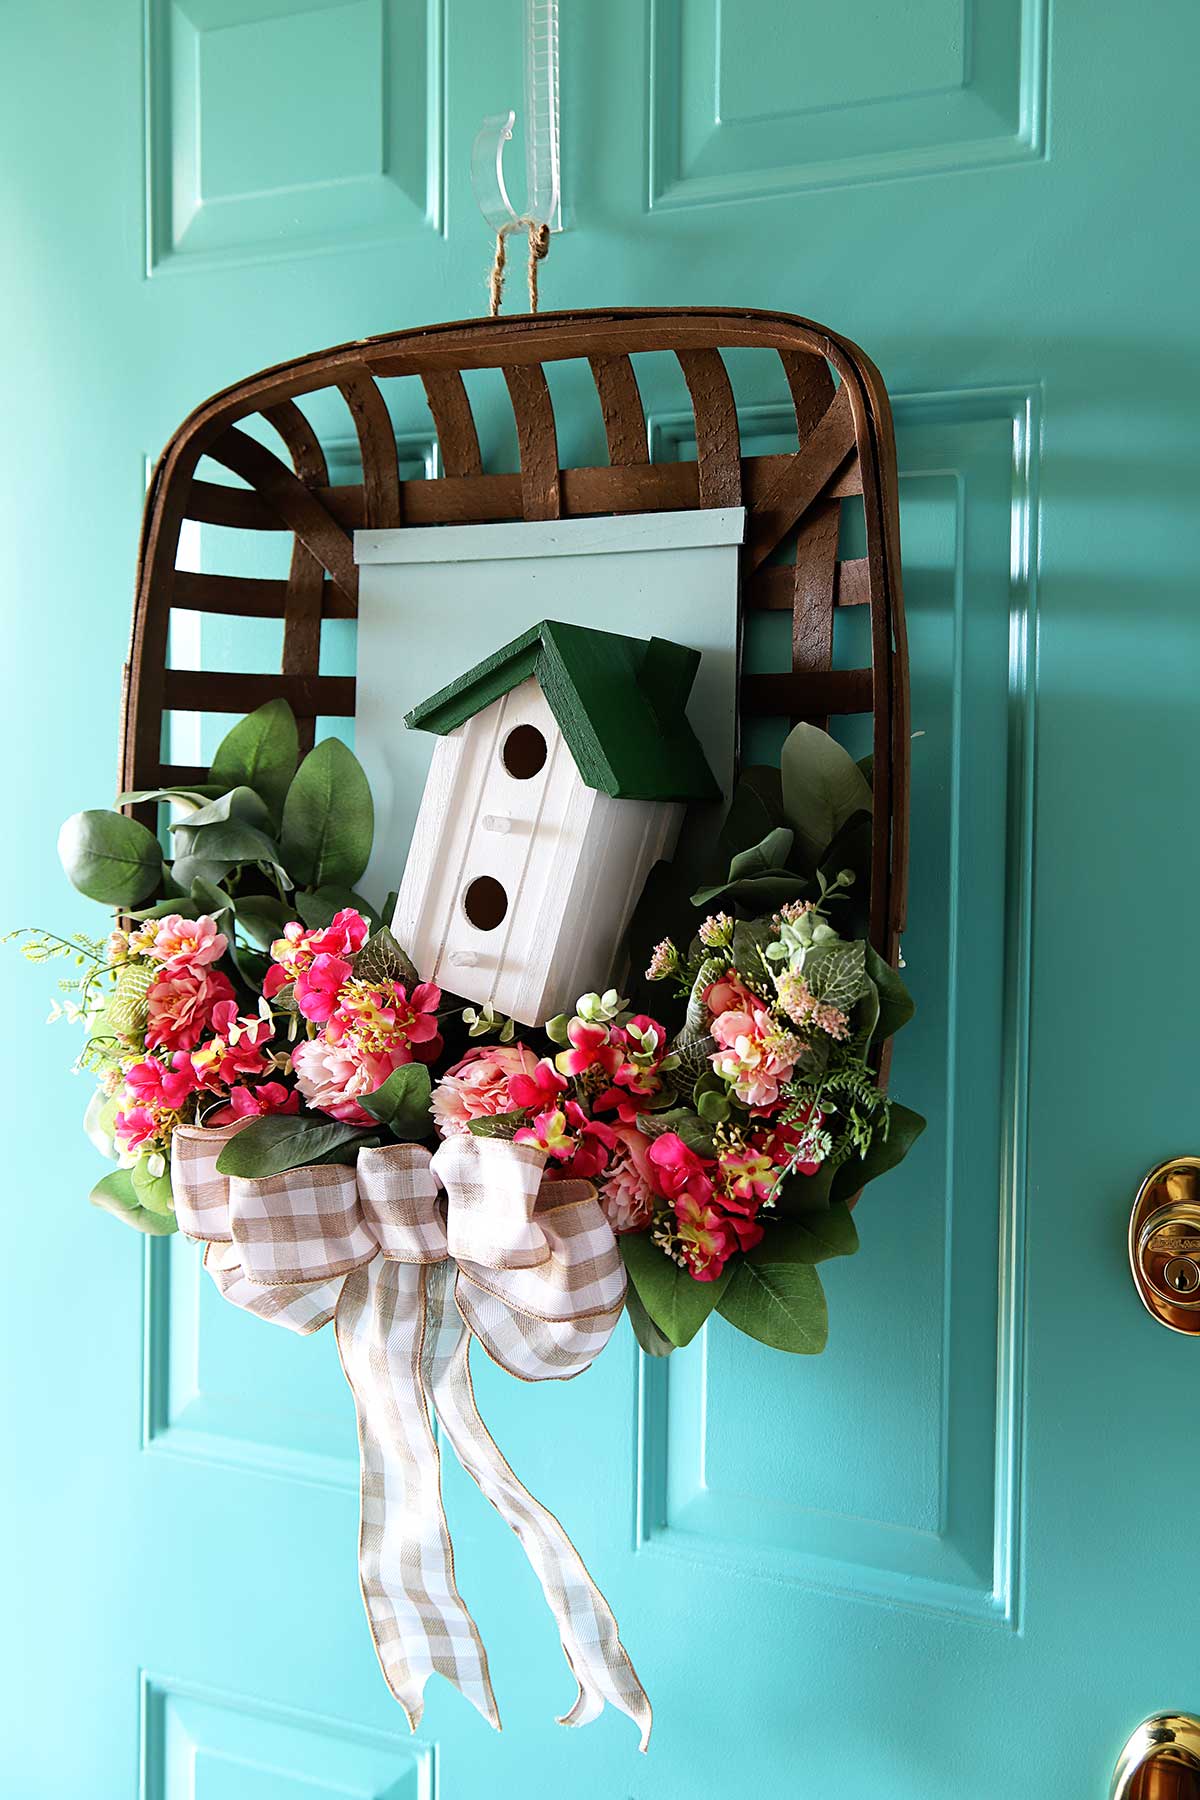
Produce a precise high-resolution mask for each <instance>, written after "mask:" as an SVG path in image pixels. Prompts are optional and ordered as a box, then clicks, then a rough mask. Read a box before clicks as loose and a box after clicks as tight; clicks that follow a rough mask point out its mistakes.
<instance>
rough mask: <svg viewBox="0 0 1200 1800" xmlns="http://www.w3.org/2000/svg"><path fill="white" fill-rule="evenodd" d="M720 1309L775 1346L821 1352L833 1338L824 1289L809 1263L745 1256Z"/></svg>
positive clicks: (800, 1353)
mask: <svg viewBox="0 0 1200 1800" xmlns="http://www.w3.org/2000/svg"><path fill="white" fill-rule="evenodd" d="M718 1310H719V1311H720V1314H721V1317H722V1318H723V1319H728V1321H729V1323H730V1324H731V1325H733V1326H735V1327H736V1328H737V1330H738V1331H744V1332H745V1334H746V1336H747V1337H752V1338H756V1339H757V1340H758V1342H759V1343H760V1344H769V1345H770V1346H771V1348H772V1349H773V1350H789V1351H791V1352H792V1354H793V1355H796V1356H817V1355H819V1354H820V1352H821V1351H822V1350H824V1348H825V1345H826V1343H827V1342H828V1340H829V1310H828V1308H827V1306H826V1304H825V1291H824V1289H823V1288H822V1286H821V1278H820V1276H819V1275H818V1274H817V1271H816V1270H815V1269H814V1268H813V1267H812V1265H811V1264H810V1263H801V1262H751V1260H750V1258H749V1257H743V1259H742V1261H741V1263H740V1265H739V1266H738V1268H737V1270H736V1272H735V1273H734V1276H733V1279H732V1281H730V1283H729V1285H728V1287H727V1288H726V1289H725V1292H724V1294H723V1295H722V1297H721V1304H720V1307H719V1309H718Z"/></svg>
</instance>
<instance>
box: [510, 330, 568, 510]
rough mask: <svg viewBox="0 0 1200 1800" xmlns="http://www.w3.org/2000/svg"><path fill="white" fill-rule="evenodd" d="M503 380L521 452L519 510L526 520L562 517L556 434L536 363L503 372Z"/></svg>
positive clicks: (550, 403)
mask: <svg viewBox="0 0 1200 1800" xmlns="http://www.w3.org/2000/svg"><path fill="white" fill-rule="evenodd" d="M504 380H505V384H506V386H507V388H508V393H509V398H510V399H511V401H512V409H513V417H514V418H515V420H516V422H517V445H518V448H519V449H520V452H521V508H522V512H523V514H524V516H525V518H527V519H558V518H561V517H562V485H561V483H560V481H559V476H558V432H557V430H556V429H555V424H554V405H553V402H552V401H551V399H550V389H549V387H548V385H547V383H546V377H545V375H544V374H543V372H542V369H541V366H540V364H539V365H537V366H536V367H531V366H529V365H527V364H521V365H519V366H517V367H516V368H512V369H505V371H504Z"/></svg>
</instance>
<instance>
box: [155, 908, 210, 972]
mask: <svg viewBox="0 0 1200 1800" xmlns="http://www.w3.org/2000/svg"><path fill="white" fill-rule="evenodd" d="M227 943H228V940H227V939H226V937H225V934H224V933H223V932H220V931H218V930H217V924H216V920H215V919H211V918H210V917H209V916H208V914H207V913H205V914H204V915H203V916H202V917H201V918H199V919H185V918H183V917H182V916H181V915H180V914H179V913H172V914H171V915H170V917H169V918H166V919H160V920H159V923H158V929H157V931H156V932H155V933H154V942H153V944H152V945H151V946H150V955H151V956H152V957H153V958H154V960H155V961H156V962H160V963H161V964H162V965H163V967H164V969H169V970H170V971H171V972H172V974H174V973H177V972H178V971H181V970H192V971H195V970H197V969H202V968H204V967H206V966H207V965H208V964H209V963H215V962H219V961H220V959H221V957H223V956H224V954H225V951H226V948H227Z"/></svg>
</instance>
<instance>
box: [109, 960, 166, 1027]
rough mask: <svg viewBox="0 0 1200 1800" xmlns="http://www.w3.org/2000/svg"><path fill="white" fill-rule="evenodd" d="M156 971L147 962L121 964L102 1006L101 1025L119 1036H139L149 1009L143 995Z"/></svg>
mask: <svg viewBox="0 0 1200 1800" xmlns="http://www.w3.org/2000/svg"><path fill="white" fill-rule="evenodd" d="M155 974H156V970H154V969H153V968H152V967H151V966H150V965H149V964H148V963H144V962H128V963H123V964H122V966H121V969H120V971H119V973H118V975H117V982H116V986H115V987H114V989H113V991H112V993H111V994H110V995H109V998H108V1002H107V1004H106V1005H105V1008H104V1024H105V1027H106V1029H107V1030H109V1031H115V1032H116V1033H117V1035H118V1036H119V1037H123V1038H135V1037H140V1036H141V1035H142V1033H143V1032H144V1031H145V1029H146V1021H147V1019H148V1017H149V1008H148V1006H147V1003H146V996H147V994H148V993H149V991H150V984H151V982H152V981H153V980H154V977H155Z"/></svg>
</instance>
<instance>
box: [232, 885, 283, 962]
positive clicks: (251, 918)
mask: <svg viewBox="0 0 1200 1800" xmlns="http://www.w3.org/2000/svg"><path fill="white" fill-rule="evenodd" d="M234 911H235V916H236V918H237V922H238V924H239V925H240V927H241V929H242V931H243V932H244V933H245V935H246V936H247V937H248V938H251V939H252V940H253V942H254V943H256V944H259V945H261V947H262V948H263V949H264V950H269V949H270V948H271V945H272V944H273V943H274V942H275V939H276V938H278V937H282V936H283V928H284V926H285V925H286V924H287V923H288V920H289V919H290V918H291V917H292V912H291V908H290V907H287V906H285V905H284V904H283V901H282V900H276V899H274V898H273V897H272V895H270V894H247V895H246V897H245V898H244V899H243V898H242V896H241V895H240V894H239V895H238V898H237V900H236V902H235V907H234Z"/></svg>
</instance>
